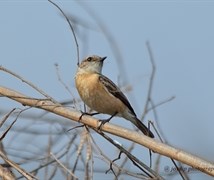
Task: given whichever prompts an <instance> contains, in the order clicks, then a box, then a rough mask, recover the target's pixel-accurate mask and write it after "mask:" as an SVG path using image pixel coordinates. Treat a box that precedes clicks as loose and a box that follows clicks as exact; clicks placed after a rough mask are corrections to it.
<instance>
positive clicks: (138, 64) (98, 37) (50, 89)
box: [0, 0, 214, 179]
mask: <svg viewBox="0 0 214 180" xmlns="http://www.w3.org/2000/svg"><path fill="white" fill-rule="evenodd" d="M56 2H57V1H56ZM58 5H60V6H61V7H62V8H63V10H65V12H66V13H70V14H71V15H75V16H76V17H79V18H81V19H83V20H84V21H85V22H87V23H88V24H89V25H90V26H91V28H93V29H95V31H94V30H88V29H83V28H82V27H78V30H79V33H80V35H81V34H82V35H83V34H84V35H85V36H86V37H87V43H85V42H86V41H81V39H80V38H79V37H78V39H79V45H80V57H81V58H82V57H84V56H85V55H88V54H97V55H100V56H108V58H107V60H106V62H105V66H104V70H103V73H104V74H105V75H106V76H109V77H110V78H111V79H112V80H113V81H115V82H118V77H120V79H122V80H123V79H124V78H123V77H127V78H128V83H129V84H130V85H132V87H133V90H132V91H131V92H129V93H128V94H127V96H128V97H129V99H130V102H131V104H132V106H133V107H134V109H135V111H136V113H137V114H138V116H140V115H141V113H142V110H143V106H144V104H145V98H146V95H147V94H146V93H147V89H148V79H149V75H150V73H151V66H150V62H149V56H148V51H147V49H146V45H145V43H146V41H147V40H149V41H150V44H151V47H152V51H153V53H154V58H155V62H156V68H157V72H156V77H155V82H154V89H153V93H152V94H153V98H154V101H155V102H156V103H158V102H160V101H162V100H165V99H167V98H169V97H171V96H176V98H175V99H174V100H173V101H172V102H169V103H167V104H165V105H162V106H161V107H159V108H158V109H157V111H158V117H159V124H160V126H161V129H162V131H163V132H164V133H165V136H166V137H167V139H168V141H169V143H170V144H172V145H174V146H176V147H179V148H181V149H184V150H186V151H188V152H192V153H193V154H196V155H198V156H201V157H203V158H205V159H208V160H210V161H213V149H214V144H213V142H212V140H211V139H212V137H213V135H214V132H213V126H214V123H213V121H214V114H213V107H214V93H213V92H214V85H213V77H214V25H213V17H214V2H211V1H201V2H198V1H189V2H186V1H174V2H170V1H159V2H157V1H117V2H113V1H109V2H108V1H104V2H99V1H87V2H86V1H83V2H82V3H77V2H76V1H59V2H58ZM83 5H85V7H87V6H88V8H90V9H91V10H93V12H94V13H95V14H96V15H97V17H98V18H99V19H100V20H102V23H103V24H104V25H105V26H106V27H107V28H108V30H109V31H110V32H111V34H112V35H113V37H114V38H115V41H116V42H117V45H118V46H119V49H120V53H121V54H122V58H123V63H124V66H125V72H126V74H125V75H124V74H123V73H122V72H121V71H120V68H119V67H118V64H117V62H116V59H115V56H114V54H113V53H112V50H111V48H110V47H109V44H108V42H107V40H106V38H105V37H104V36H103V34H102V32H101V31H100V29H99V27H98V26H97V25H96V23H95V21H94V20H93V18H92V17H90V16H89V15H88V14H87V13H86V11H85V10H84V8H83ZM0 22H1V28H0V50H1V53H0V65H3V66H5V67H7V68H9V69H11V70H13V71H14V72H16V73H18V74H20V75H22V76H23V77H25V78H26V79H28V80H30V81H31V82H33V83H34V84H36V85H37V86H39V87H40V88H42V89H43V90H44V91H46V92H47V93H49V94H50V95H51V96H53V97H55V98H56V99H57V100H65V99H70V98H71V96H70V95H69V94H68V93H67V92H66V90H65V89H64V88H63V87H62V86H61V84H60V83H59V82H58V80H57V76H56V72H55V68H54V63H56V62H57V63H58V64H59V65H60V71H61V75H62V78H63V79H64V81H65V82H66V83H67V85H68V86H69V87H70V88H71V90H72V91H73V92H74V94H75V95H76V97H78V95H77V93H76V90H75V88H74V74H75V71H76V49H75V44H74V41H73V36H72V34H71V31H70V29H69V27H68V24H67V22H66V21H65V19H64V18H63V17H62V16H61V15H60V13H59V12H58V10H57V9H56V8H55V7H54V6H52V5H51V4H50V3H49V2H47V1H44V0H43V1H1V2H0ZM0 85H4V86H8V87H10V88H14V89H17V90H19V91H21V92H23V93H26V94H28V95H35V96H36V95H38V94H36V93H33V92H32V90H30V89H29V88H26V87H23V85H22V83H20V82H18V81H17V80H14V79H13V78H9V76H8V75H5V74H3V73H2V72H1V75H0ZM5 102H6V101H5V100H1V99H0V106H3V104H4V103H5ZM4 106H6V105H5V104H4ZM8 107H11V106H9V105H8ZM153 118H154V117H153V116H152V114H148V116H147V117H146V119H147V120H148V119H151V120H153ZM118 122H119V123H120V122H122V120H121V119H120V120H119V121H118ZM112 123H117V121H116V120H113V122H112ZM120 124H121V123H120ZM124 126H126V127H128V126H130V124H129V123H128V122H127V123H124ZM163 166H164V165H163ZM102 177H103V176H102ZM192 177H193V178H196V177H203V178H204V179H205V178H207V179H210V177H208V176H205V175H202V176H201V175H200V174H199V173H196V174H193V175H192Z"/></svg>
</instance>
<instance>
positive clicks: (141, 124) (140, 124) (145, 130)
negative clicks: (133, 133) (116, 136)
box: [134, 118, 155, 138]
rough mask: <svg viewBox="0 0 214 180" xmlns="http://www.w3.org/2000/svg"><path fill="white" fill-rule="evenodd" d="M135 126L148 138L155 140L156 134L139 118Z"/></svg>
mask: <svg viewBox="0 0 214 180" xmlns="http://www.w3.org/2000/svg"><path fill="white" fill-rule="evenodd" d="M134 124H135V126H137V128H139V129H140V130H141V131H142V133H143V134H145V135H146V136H149V137H151V138H154V137H155V136H154V134H153V133H152V132H151V131H150V130H149V129H148V128H147V127H146V126H145V125H144V124H143V123H142V122H141V121H140V120H139V119H137V118H135V123H134Z"/></svg>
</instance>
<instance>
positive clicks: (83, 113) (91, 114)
mask: <svg viewBox="0 0 214 180" xmlns="http://www.w3.org/2000/svg"><path fill="white" fill-rule="evenodd" d="M81 113H82V114H81V116H80V117H79V121H80V120H81V119H82V117H83V116H84V115H88V116H94V115H97V114H100V113H98V112H95V113H87V112H83V111H81Z"/></svg>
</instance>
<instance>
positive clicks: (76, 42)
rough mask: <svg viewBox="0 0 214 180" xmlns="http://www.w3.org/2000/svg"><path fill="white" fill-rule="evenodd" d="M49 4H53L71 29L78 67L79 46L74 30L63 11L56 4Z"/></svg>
mask: <svg viewBox="0 0 214 180" xmlns="http://www.w3.org/2000/svg"><path fill="white" fill-rule="evenodd" d="M48 1H49V2H50V3H51V4H53V5H54V6H55V7H56V8H57V9H58V10H59V11H60V12H61V13H62V15H63V16H64V17H65V19H66V21H67V23H68V25H69V27H70V29H71V31H72V34H73V36H74V41H75V44H76V51H77V65H78V66H79V63H80V60H79V59H80V58H79V45H78V41H77V37H76V34H75V31H74V28H73V26H72V25H71V23H70V21H69V19H68V17H67V16H66V14H65V13H64V11H63V10H62V9H61V8H60V7H59V6H58V5H57V4H56V3H54V2H53V1H51V0H48Z"/></svg>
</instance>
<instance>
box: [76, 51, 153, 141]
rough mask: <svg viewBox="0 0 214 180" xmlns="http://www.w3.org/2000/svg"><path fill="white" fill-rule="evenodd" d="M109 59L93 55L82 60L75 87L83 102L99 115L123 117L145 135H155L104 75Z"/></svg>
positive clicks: (118, 89)
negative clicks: (104, 68)
mask: <svg viewBox="0 0 214 180" xmlns="http://www.w3.org/2000/svg"><path fill="white" fill-rule="evenodd" d="M106 58H107V57H106V56H105V57H100V56H97V55H91V56H88V57H86V58H84V59H83V60H82V62H81V63H80V65H79V66H78V68H77V72H76V74H75V85H76V88H77V91H78V93H79V95H80V98H81V99H82V101H83V102H84V103H85V104H86V105H87V106H88V107H89V108H91V109H92V110H94V111H96V112H97V113H102V114H108V115H111V117H110V118H109V119H107V120H106V121H104V123H105V122H109V121H110V120H111V118H113V117H114V116H119V117H122V118H124V119H126V120H128V121H130V122H132V123H133V124H134V125H135V126H136V127H137V128H138V129H139V130H141V131H142V132H143V134H145V135H147V136H148V137H151V138H154V134H153V133H152V132H151V131H150V130H149V129H148V128H147V127H146V126H145V125H144V124H143V123H142V122H141V121H140V120H139V119H138V118H137V116H136V114H135V112H134V109H133V108H132V106H131V104H130V103H129V101H128V99H127V97H126V96H125V95H124V94H123V92H122V91H121V90H120V88H119V87H118V86H117V85H116V84H115V83H113V82H112V81H111V80H110V79H109V78H107V77H106V76H104V75H103V74H102V68H103V64H104V60H105V59H106Z"/></svg>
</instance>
